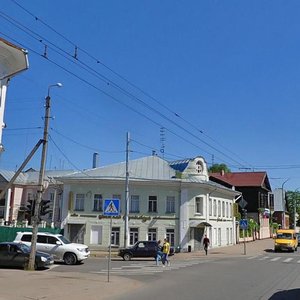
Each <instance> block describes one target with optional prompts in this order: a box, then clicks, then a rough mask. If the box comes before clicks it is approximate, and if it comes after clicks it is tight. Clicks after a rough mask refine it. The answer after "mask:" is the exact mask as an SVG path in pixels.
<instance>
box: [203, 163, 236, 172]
mask: <svg viewBox="0 0 300 300" xmlns="http://www.w3.org/2000/svg"><path fill="white" fill-rule="evenodd" d="M208 171H209V172H210V173H220V172H222V171H224V172H225V173H230V172H231V170H230V169H229V168H228V167H227V165H226V164H213V165H212V166H211V167H209V169H208Z"/></svg>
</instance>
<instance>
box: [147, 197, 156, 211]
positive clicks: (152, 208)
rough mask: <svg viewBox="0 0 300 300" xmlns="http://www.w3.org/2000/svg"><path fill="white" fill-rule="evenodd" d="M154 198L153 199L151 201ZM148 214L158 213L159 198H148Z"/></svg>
mask: <svg viewBox="0 0 300 300" xmlns="http://www.w3.org/2000/svg"><path fill="white" fill-rule="evenodd" d="M150 198H153V199H150ZM148 212H150V213H157V196H149V197H148Z"/></svg>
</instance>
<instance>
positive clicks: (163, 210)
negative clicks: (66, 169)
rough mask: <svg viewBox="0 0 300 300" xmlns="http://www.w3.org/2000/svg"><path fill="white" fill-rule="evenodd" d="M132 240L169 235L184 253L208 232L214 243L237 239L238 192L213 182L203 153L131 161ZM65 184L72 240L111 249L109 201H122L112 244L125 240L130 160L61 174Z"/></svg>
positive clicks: (67, 229)
mask: <svg viewBox="0 0 300 300" xmlns="http://www.w3.org/2000/svg"><path fill="white" fill-rule="evenodd" d="M128 170H129V209H128V215H129V221H128V227H129V239H128V241H129V244H130V245H132V244H134V243H135V242H136V241H137V240H159V239H163V238H165V237H167V238H168V239H169V241H170V242H171V245H172V246H174V247H180V248H181V249H182V250H183V251H193V250H199V249H201V248H202V244H201V242H202V239H203V236H204V234H207V236H208V237H209V238H210V240H211V246H212V247H218V246H226V245H232V244H235V242H236V226H235V218H234V216H233V203H234V202H235V198H236V196H238V195H239V192H236V191H234V190H232V189H228V188H226V187H224V186H221V185H219V184H216V183H214V182H211V181H209V179H208V173H207V165H206V163H205V161H204V159H203V158H202V157H196V158H193V159H187V160H183V161H175V162H168V161H166V160H164V159H162V158H160V157H158V156H149V157H144V158H140V159H136V160H132V161H129V164H128ZM57 179H58V180H59V181H60V182H63V185H64V188H63V190H64V191H63V206H62V219H61V222H62V227H63V228H64V234H65V235H66V236H67V237H69V238H70V239H71V240H73V241H77V242H82V243H85V244H87V245H89V246H90V247H91V248H92V249H107V247H108V245H109V239H110V237H109V231H110V218H109V217H105V216H104V215H103V202H104V200H105V199H119V200H120V216H118V217H114V218H113V220H112V234H111V243H112V245H113V246H115V247H123V246H124V244H125V231H126V230H125V221H124V220H125V217H124V216H125V182H126V164H125V162H124V163H119V164H114V165H109V166H105V167H99V168H93V169H90V170H85V171H84V172H77V173H74V174H69V175H67V176H62V177H59V178H57Z"/></svg>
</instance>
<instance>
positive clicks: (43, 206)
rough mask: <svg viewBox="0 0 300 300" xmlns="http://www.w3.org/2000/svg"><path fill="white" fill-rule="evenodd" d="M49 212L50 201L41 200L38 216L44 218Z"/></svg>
mask: <svg viewBox="0 0 300 300" xmlns="http://www.w3.org/2000/svg"><path fill="white" fill-rule="evenodd" d="M50 212H51V209H50V200H42V202H41V209H40V216H45V215H47V214H49V213H50Z"/></svg>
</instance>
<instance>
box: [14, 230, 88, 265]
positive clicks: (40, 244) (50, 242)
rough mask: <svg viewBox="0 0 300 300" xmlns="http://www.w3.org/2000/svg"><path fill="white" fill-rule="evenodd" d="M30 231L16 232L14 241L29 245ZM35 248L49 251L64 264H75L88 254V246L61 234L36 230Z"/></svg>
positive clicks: (57, 260) (55, 259)
mask: <svg viewBox="0 0 300 300" xmlns="http://www.w3.org/2000/svg"><path fill="white" fill-rule="evenodd" d="M31 238H32V232H17V235H16V238H15V240H14V242H22V243H24V244H26V245H28V246H30V245H31ZM36 250H37V251H40V252H45V253H49V254H51V255H52V256H53V258H54V261H56V262H59V261H63V262H64V263H65V264H66V265H74V264H77V263H79V262H81V261H83V260H85V259H87V258H88V257H89V256H90V251H89V248H88V246H86V245H83V244H75V243H71V242H70V241H69V240H68V239H66V238H65V237H64V236H63V235H61V234H52V233H48V232H38V234H37V243H36Z"/></svg>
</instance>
